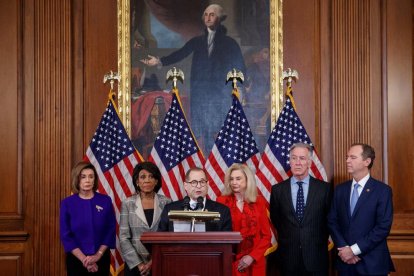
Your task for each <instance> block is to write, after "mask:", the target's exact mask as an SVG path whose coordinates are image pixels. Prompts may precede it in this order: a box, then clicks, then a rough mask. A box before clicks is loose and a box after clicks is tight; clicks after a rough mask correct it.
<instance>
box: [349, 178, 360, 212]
mask: <svg viewBox="0 0 414 276" xmlns="http://www.w3.org/2000/svg"><path fill="white" fill-rule="evenodd" d="M359 186H360V185H359V184H358V183H356V184H355V185H354V189H353V190H352V196H351V215H352V213H353V212H354V209H355V205H356V204H357V202H358V198H359V194H358V187H359Z"/></svg>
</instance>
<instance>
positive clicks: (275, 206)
mask: <svg viewBox="0 0 414 276" xmlns="http://www.w3.org/2000/svg"><path fill="white" fill-rule="evenodd" d="M330 190H331V189H330V185H329V183H326V182H323V181H320V180H318V179H315V178H313V177H310V180H309V191H308V196H307V200H306V206H305V213H304V217H303V220H302V222H301V223H300V222H299V220H298V218H297V217H296V214H295V209H294V204H296V203H293V202H292V193H291V186H290V179H287V180H285V181H283V182H282V183H280V184H276V185H274V186H273V187H272V194H271V197H270V217H271V220H272V223H273V225H274V226H275V228H276V230H277V234H278V249H277V251H276V258H277V259H278V262H279V263H280V265H281V268H282V270H283V271H295V270H297V269H298V267H299V264H300V261H299V259H298V256H300V255H302V257H303V261H304V265H305V268H306V270H307V271H322V272H323V271H326V273H327V272H328V236H329V235H328V227H327V220H326V219H327V215H328V212H329V208H330V200H331V192H330Z"/></svg>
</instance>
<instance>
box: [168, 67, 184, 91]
mask: <svg viewBox="0 0 414 276" xmlns="http://www.w3.org/2000/svg"><path fill="white" fill-rule="evenodd" d="M169 81H172V82H173V90H174V91H178V90H177V81H181V83H184V73H183V71H181V69H177V68H175V67H173V68H172V69H170V70H168V72H167V76H166V82H167V83H168V82H169Z"/></svg>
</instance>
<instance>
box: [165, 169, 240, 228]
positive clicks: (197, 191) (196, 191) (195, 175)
mask: <svg viewBox="0 0 414 276" xmlns="http://www.w3.org/2000/svg"><path fill="white" fill-rule="evenodd" d="M184 189H185V191H186V192H187V195H188V196H189V197H190V209H196V208H197V207H196V206H197V203H198V202H197V199H198V198H199V197H200V196H201V197H202V198H203V207H202V209H203V210H206V211H207V210H208V211H211V212H219V213H220V220H219V221H208V222H206V228H205V229H206V231H232V226H231V215H230V209H229V208H228V207H227V206H225V205H223V204H221V203H218V202H215V201H212V200H210V199H207V198H206V195H207V191H208V179H207V176H206V173H205V172H204V170H203V169H201V168H192V169H190V170H188V172H187V173H186V176H185V182H184ZM198 206H199V205H198ZM183 209H184V200H179V201H175V202H171V203H170V204H167V205H166V206H165V207H164V210H163V211H162V213H161V220H160V224H159V225H158V231H174V225H173V222H172V221H170V220H169V218H168V212H169V211H171V210H183Z"/></svg>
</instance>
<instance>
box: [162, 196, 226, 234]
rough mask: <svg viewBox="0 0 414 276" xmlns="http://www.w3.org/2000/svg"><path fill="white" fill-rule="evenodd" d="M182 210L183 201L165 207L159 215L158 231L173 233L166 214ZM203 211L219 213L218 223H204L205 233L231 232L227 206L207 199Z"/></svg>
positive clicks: (172, 227) (171, 224)
mask: <svg viewBox="0 0 414 276" xmlns="http://www.w3.org/2000/svg"><path fill="white" fill-rule="evenodd" d="M183 209H184V207H183V200H179V201H174V202H171V203H170V204H167V205H165V207H164V210H163V211H162V213H161V220H160V224H159V225H158V231H171V232H172V231H174V226H173V222H172V221H170V220H169V219H168V212H169V211H171V210H183ZM205 209H207V210H208V211H211V212H219V213H220V221H208V222H206V231H232V226H231V215H230V209H229V208H228V207H227V206H225V205H223V204H221V203H218V202H215V201H212V200H210V199H207V200H206V206H205Z"/></svg>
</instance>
